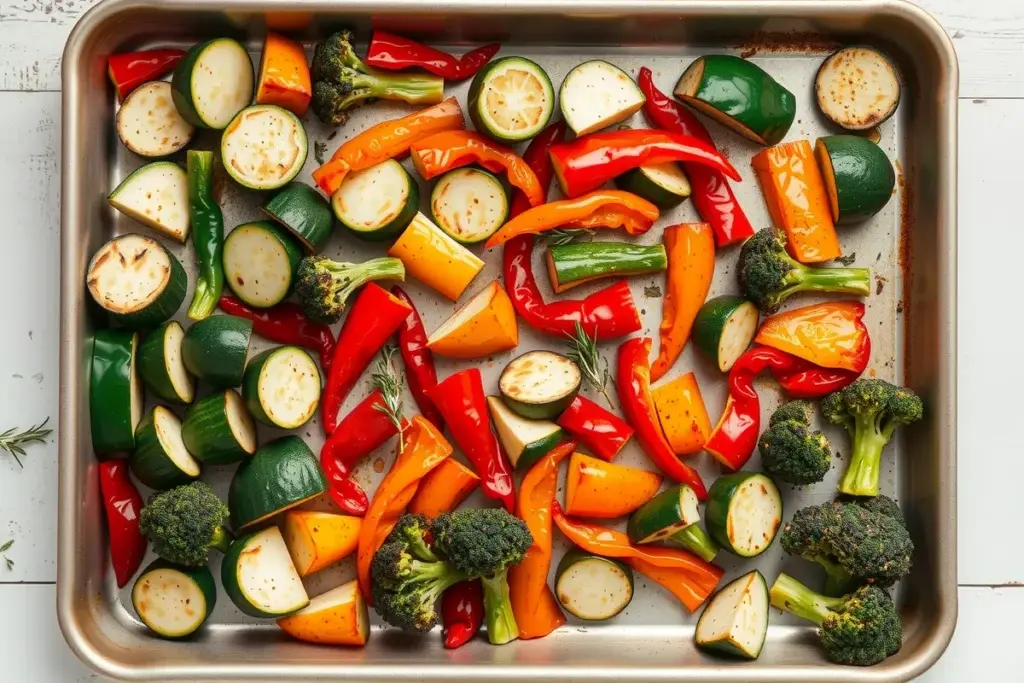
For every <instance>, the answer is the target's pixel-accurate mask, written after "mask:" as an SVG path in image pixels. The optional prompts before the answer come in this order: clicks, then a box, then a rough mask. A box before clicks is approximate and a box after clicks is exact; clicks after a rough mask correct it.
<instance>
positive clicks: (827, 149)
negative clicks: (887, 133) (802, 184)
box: [814, 135, 896, 225]
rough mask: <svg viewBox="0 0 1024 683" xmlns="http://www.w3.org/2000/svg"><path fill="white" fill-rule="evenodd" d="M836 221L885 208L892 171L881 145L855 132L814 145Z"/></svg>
mask: <svg viewBox="0 0 1024 683" xmlns="http://www.w3.org/2000/svg"><path fill="white" fill-rule="evenodd" d="M814 156H815V157H817V159H818V168H820V169H821V175H822V178H823V179H824V180H825V191H826V192H827V193H828V199H829V204H830V205H831V207H832V220H833V221H835V223H836V225H848V224H850V223H858V222H860V221H864V220H867V219H868V218H871V217H872V216H874V215H875V214H876V213H878V212H879V211H881V210H882V209H883V208H885V205H886V204H888V203H889V200H890V199H891V198H892V192H893V189H894V188H895V187H896V171H895V169H893V167H892V162H891V161H889V157H888V156H886V154H885V152H883V151H882V148H881V147H879V146H878V145H876V144H875V143H873V142H871V141H870V140H868V139H866V138H863V137H861V136H859V135H830V136H828V137H824V138H818V141H817V143H816V144H815V145H814Z"/></svg>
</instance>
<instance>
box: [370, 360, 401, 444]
mask: <svg viewBox="0 0 1024 683" xmlns="http://www.w3.org/2000/svg"><path fill="white" fill-rule="evenodd" d="M397 352H398V349H397V348H396V347H395V346H394V345H393V344H388V345H386V346H385V347H384V348H383V349H381V351H380V358H379V359H377V366H376V367H375V368H374V372H373V374H372V375H371V376H370V379H372V380H373V385H374V386H375V387H377V389H379V390H380V395H381V399H382V400H383V401H384V405H380V404H375V405H374V406H373V407H374V408H376V409H377V410H379V411H380V412H382V413H384V414H385V415H387V416H388V419H389V420H391V424H393V425H395V429H397V430H398V452H399V453H401V452H402V449H403V448H404V447H405V444H404V439H403V436H404V432H405V415H403V412H404V407H403V405H402V377H401V375H399V374H398V372H397V371H396V370H395V366H394V364H393V363H392V362H391V359H392V358H394V356H395V353H397Z"/></svg>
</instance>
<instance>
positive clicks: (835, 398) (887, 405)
mask: <svg viewBox="0 0 1024 683" xmlns="http://www.w3.org/2000/svg"><path fill="white" fill-rule="evenodd" d="M923 410H924V408H923V405H922V404H921V399H920V398H918V396H917V394H915V393H914V392H913V391H911V390H910V389H907V388H905V387H898V386H896V385H894V384H890V383H889V382H886V381H885V380H881V379H859V380H857V381H856V382H854V383H853V384H851V385H850V386H848V387H846V388H844V389H840V390H839V391H837V392H835V393H832V394H829V395H828V396H826V397H825V398H824V399H823V400H822V401H821V412H822V414H823V415H824V416H825V419H826V420H828V421H829V422H831V423H833V424H837V425H842V426H844V427H846V431H847V432H849V433H850V436H851V437H853V455H852V456H850V464H849V466H847V468H846V474H845V475H843V479H842V481H841V482H840V484H839V491H840V493H846V494H849V495H851V496H877V495H878V479H879V476H880V474H881V465H882V449H883V448H885V445H886V444H887V443H889V440H890V439H891V438H892V435H893V432H895V431H896V428H897V427H899V426H900V425H908V424H911V423H912V422H916V421H917V420H920V419H921V415H922V412H923Z"/></svg>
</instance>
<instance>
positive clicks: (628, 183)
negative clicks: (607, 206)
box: [614, 162, 692, 209]
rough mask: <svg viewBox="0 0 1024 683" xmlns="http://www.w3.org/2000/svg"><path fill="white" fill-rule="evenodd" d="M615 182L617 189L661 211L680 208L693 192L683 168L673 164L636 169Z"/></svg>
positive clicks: (627, 172)
mask: <svg viewBox="0 0 1024 683" xmlns="http://www.w3.org/2000/svg"><path fill="white" fill-rule="evenodd" d="M614 182H615V187H617V188H619V189H620V190H626V191H627V192H632V193H633V194H635V195H638V196H640V197H643V198H644V199H646V200H647V201H649V202H651V203H652V204H654V205H655V206H657V207H658V208H659V209H671V208H673V207H676V206H679V205H680V204H681V203H682V202H683V200H685V199H686V198H687V197H689V196H690V193H691V191H692V190H691V188H690V179H689V178H687V177H686V173H684V172H683V167H682V166H680V165H679V164H676V163H673V162H669V163H667V164H654V165H651V166H641V167H640V168H634V169H633V170H631V171H626V172H625V173H623V174H622V175H620V176H618V177H617V178H615V181H614Z"/></svg>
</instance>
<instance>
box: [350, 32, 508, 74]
mask: <svg viewBox="0 0 1024 683" xmlns="http://www.w3.org/2000/svg"><path fill="white" fill-rule="evenodd" d="M500 49H501V45H499V44H498V43H488V44H487V45H483V46H481V47H478V48H476V49H474V50H470V51H469V52H467V53H466V54H464V55H462V57H454V56H452V55H450V54H448V53H447V52H442V51H441V50H437V49H435V48H432V47H430V46H428V45H424V44H423V43H418V42H416V41H415V40H411V39H409V38H403V37H402V36H397V35H395V34H394V33H388V32H387V31H374V32H373V38H371V39H370V49H369V50H368V52H367V55H366V63H367V64H369V65H370V66H375V67H377V68H378V69H387V70H388V71H401V70H402V69H409V68H415V67H419V68H420V69H424V70H426V71H429V72H430V73H432V74H434V75H435V76H440V77H441V78H443V79H445V80H446V81H462V80H465V79H467V78H472V77H473V76H475V75H476V72H477V71H479V70H480V69H482V68H483V67H484V66H485V65H486V64H487V62H489V61H491V58H492V57H494V55H496V54H498V50H500Z"/></svg>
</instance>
